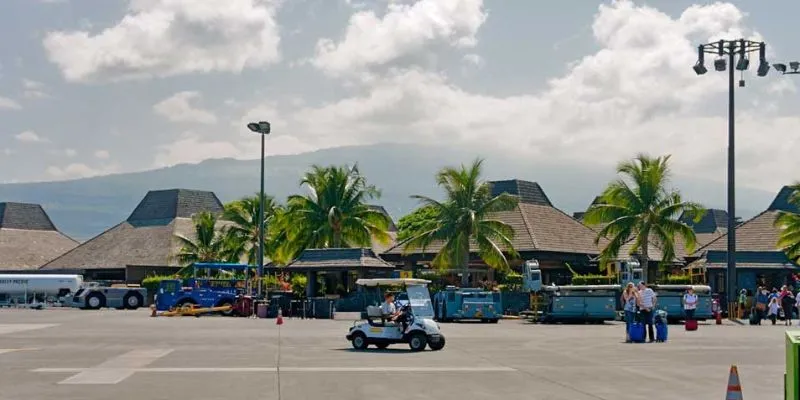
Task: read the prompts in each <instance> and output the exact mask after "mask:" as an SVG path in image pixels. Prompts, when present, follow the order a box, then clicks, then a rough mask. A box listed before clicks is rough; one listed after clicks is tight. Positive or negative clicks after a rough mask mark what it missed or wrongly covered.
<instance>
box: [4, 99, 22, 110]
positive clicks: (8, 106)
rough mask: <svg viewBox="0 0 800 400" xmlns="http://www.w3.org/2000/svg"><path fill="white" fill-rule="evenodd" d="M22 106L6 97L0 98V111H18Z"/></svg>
mask: <svg viewBox="0 0 800 400" xmlns="http://www.w3.org/2000/svg"><path fill="white" fill-rule="evenodd" d="M20 109H22V106H21V105H19V103H17V102H16V101H14V100H12V99H9V98H8V97H3V96H0V110H20Z"/></svg>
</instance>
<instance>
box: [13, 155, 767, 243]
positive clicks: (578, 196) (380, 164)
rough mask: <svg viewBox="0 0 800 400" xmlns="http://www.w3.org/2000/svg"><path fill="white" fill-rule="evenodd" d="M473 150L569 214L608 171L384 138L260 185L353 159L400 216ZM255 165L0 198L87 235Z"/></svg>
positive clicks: (113, 179)
mask: <svg viewBox="0 0 800 400" xmlns="http://www.w3.org/2000/svg"><path fill="white" fill-rule="evenodd" d="M477 157H481V158H484V160H485V162H484V179H487V180H504V179H522V180H530V181H535V182H538V183H539V184H540V185H541V186H542V188H543V189H544V192H545V193H547V196H548V197H549V198H550V199H551V201H552V202H553V204H554V205H555V206H556V207H557V208H559V209H561V210H562V211H564V212H566V213H568V214H572V212H575V211H584V210H585V209H586V208H587V207H588V206H589V204H590V203H591V201H592V199H594V198H595V196H597V194H599V193H600V192H601V191H602V190H603V188H605V186H606V185H607V184H608V182H609V181H610V180H611V179H613V178H614V177H615V171H614V168H613V167H604V168H592V167H591V166H583V167H581V166H576V165H569V164H565V163H550V162H538V161H536V160H527V159H519V158H515V157H508V156H507V155H506V154H503V153H499V152H492V151H486V150H485V149H482V150H481V149H471V148H454V147H445V146H423V145H413V144H394V143H388V144H376V145H366V146H346V147H336V148H329V149H323V150H317V151H314V152H308V153H302V154H296V155H276V156H268V157H267V159H266V170H265V175H266V177H265V182H266V183H265V189H266V192H267V194H269V195H272V196H275V197H276V198H277V199H279V200H280V201H283V200H284V199H285V197H286V196H287V195H289V194H293V193H302V192H303V190H304V189H302V188H301V187H300V185H299V182H300V178H301V177H302V174H303V173H304V172H306V171H307V170H308V168H309V167H310V166H311V165H312V164H320V165H331V164H334V165H341V164H349V165H353V164H358V166H359V169H360V170H361V172H362V173H363V174H364V175H365V176H366V177H367V180H368V182H369V183H371V184H374V185H376V186H377V187H378V188H379V189H381V191H382V196H381V198H380V199H376V200H373V201H371V203H374V204H380V205H382V206H384V207H385V208H386V210H387V211H388V212H389V213H390V215H392V217H393V218H395V219H399V218H400V217H401V216H402V215H404V214H406V213H407V212H409V211H411V210H412V209H413V208H414V207H415V206H416V205H417V203H416V200H414V199H411V198H410V197H409V196H410V195H413V194H421V195H426V196H432V197H440V196H441V193H440V191H439V190H438V188H437V187H436V184H435V181H434V175H435V173H436V172H437V171H438V170H439V169H440V168H442V167H444V166H452V165H460V164H466V163H469V162H471V161H472V160H473V159H475V158H477ZM258 164H259V160H258V159H256V160H236V159H231V158H223V159H209V160H205V161H202V162H200V163H197V164H179V165H175V166H171V167H164V168H158V169H153V170H147V171H137V172H129V173H117V174H111V175H104V176H96V177H89V178H82V179H74V180H68V181H56V182H27V183H6V184H0V202H2V201H20V202H29V203H38V204H41V205H42V206H43V207H44V209H45V210H46V211H47V212H48V214H49V215H50V217H51V219H52V220H53V222H54V223H55V224H56V226H57V227H58V228H59V229H60V230H61V231H62V232H64V233H65V234H67V235H69V236H71V237H73V238H75V239H78V240H86V239H88V238H91V237H93V236H95V235H97V234H99V233H101V232H103V231H104V230H106V229H108V228H110V227H111V226H113V225H115V224H117V223H119V222H120V221H123V220H124V219H126V218H127V217H128V215H130V213H131V212H132V211H133V209H134V207H135V206H136V204H138V202H139V201H140V200H141V199H142V198H143V197H144V196H145V194H146V193H147V191H149V190H158V189H175V188H183V189H196V190H210V191H213V192H215V193H216V194H217V196H218V197H219V198H220V200H222V201H223V202H228V201H232V200H235V199H237V198H239V197H242V196H246V195H252V194H255V193H257V191H258V177H259V165H258ZM672 181H673V182H674V185H675V186H676V187H677V188H679V189H680V190H681V193H682V194H683V195H684V197H685V198H686V199H689V200H693V201H698V202H700V203H702V204H704V205H705V206H706V207H709V208H725V204H726V203H725V196H726V189H725V184H724V183H717V182H711V181H707V180H702V179H697V178H693V177H687V176H675V177H673V180H672ZM778 189H780V188H776V190H775V193H771V192H769V191H765V190H760V189H751V188H743V187H739V188H737V203H738V204H739V205H740V206H739V207H738V215H739V216H742V217H744V218H745V219H747V218H749V217H751V216H753V215H755V214H757V213H758V212H760V211H762V210H764V209H766V207H767V206H768V205H769V203H770V202H771V201H772V199H773V198H774V197H775V195H776V194H777V192H778Z"/></svg>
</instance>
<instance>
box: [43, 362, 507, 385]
mask: <svg viewBox="0 0 800 400" xmlns="http://www.w3.org/2000/svg"><path fill="white" fill-rule="evenodd" d="M99 368H100V367H99V366H97V367H94V368H38V369H35V370H33V372H55V373H74V372H79V374H78V375H75V376H74V377H72V378H70V379H73V378H76V377H78V376H80V375H81V374H84V373H87V372H90V371H91V373H92V374H96V373H98V372H100V371H97V372H95V370H98V369H99ZM106 371H112V372H126V373H129V375H128V376H130V375H131V374H133V373H136V372H156V373H164V372H190V373H191V372H277V368H275V367H240V368H239V367H230V368H225V367H208V368H203V367H199V368H190V367H165V368H110V369H107V370H106ZM516 371H517V370H516V369H514V368H510V367H281V372H516ZM128 376H126V377H125V378H127V377H128ZM125 378H123V379H125ZM68 380H69V379H68ZM121 380H122V379H120V380H119V381H121ZM119 381H118V382H119ZM61 383H74V382H66V381H64V382H61ZM81 383H86V382H81ZM113 383H117V382H113Z"/></svg>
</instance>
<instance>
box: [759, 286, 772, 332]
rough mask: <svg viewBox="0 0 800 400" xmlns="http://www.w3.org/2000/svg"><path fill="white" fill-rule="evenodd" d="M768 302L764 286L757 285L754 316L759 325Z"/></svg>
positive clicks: (767, 294) (767, 293)
mask: <svg viewBox="0 0 800 400" xmlns="http://www.w3.org/2000/svg"><path fill="white" fill-rule="evenodd" d="M768 304H769V292H767V288H766V287H761V286H759V288H758V293H757V294H756V318H757V319H758V325H761V320H762V319H764V315H766V312H767V305H768Z"/></svg>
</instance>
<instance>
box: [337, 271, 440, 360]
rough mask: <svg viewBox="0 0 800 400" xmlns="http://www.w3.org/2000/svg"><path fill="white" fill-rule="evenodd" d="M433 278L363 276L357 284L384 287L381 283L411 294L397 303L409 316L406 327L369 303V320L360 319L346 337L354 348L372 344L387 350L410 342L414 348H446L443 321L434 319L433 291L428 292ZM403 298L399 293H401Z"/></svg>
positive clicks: (413, 349) (377, 287)
mask: <svg viewBox="0 0 800 400" xmlns="http://www.w3.org/2000/svg"><path fill="white" fill-rule="evenodd" d="M429 283H430V281H427V280H424V279H410V278H401V279H359V280H357V281H356V285H360V286H364V287H367V288H375V289H377V290H379V289H380V287H381V286H384V287H385V286H402V287H404V288H405V291H406V293H407V294H408V300H407V301H404V302H402V303H401V304H396V307H397V309H398V310H400V311H401V312H402V313H403V314H404V316H405V317H406V329H405V331H403V325H402V324H401V323H399V322H394V321H390V320H389V319H388V316H386V315H383V314H382V313H381V308H380V307H378V306H374V305H372V306H367V318H366V321H363V320H362V321H356V322H355V323H354V324H353V326H352V327H351V328H350V332H348V333H347V335H346V336H345V337H346V338H347V340H349V341H350V342H351V343H352V344H353V348H355V349H358V350H364V349H366V348H367V346H369V345H375V346H376V347H377V348H379V349H385V348H386V347H388V346H389V345H390V344H396V343H408V345H409V346H410V347H411V350H412V351H422V350H425V346H429V347H430V348H431V350H441V349H442V348H444V335H442V333H441V332H440V331H439V324H437V323H436V322H435V321H434V320H433V307H432V305H431V294H430V293H429V292H428V284H429ZM398 297H399V296H398Z"/></svg>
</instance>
